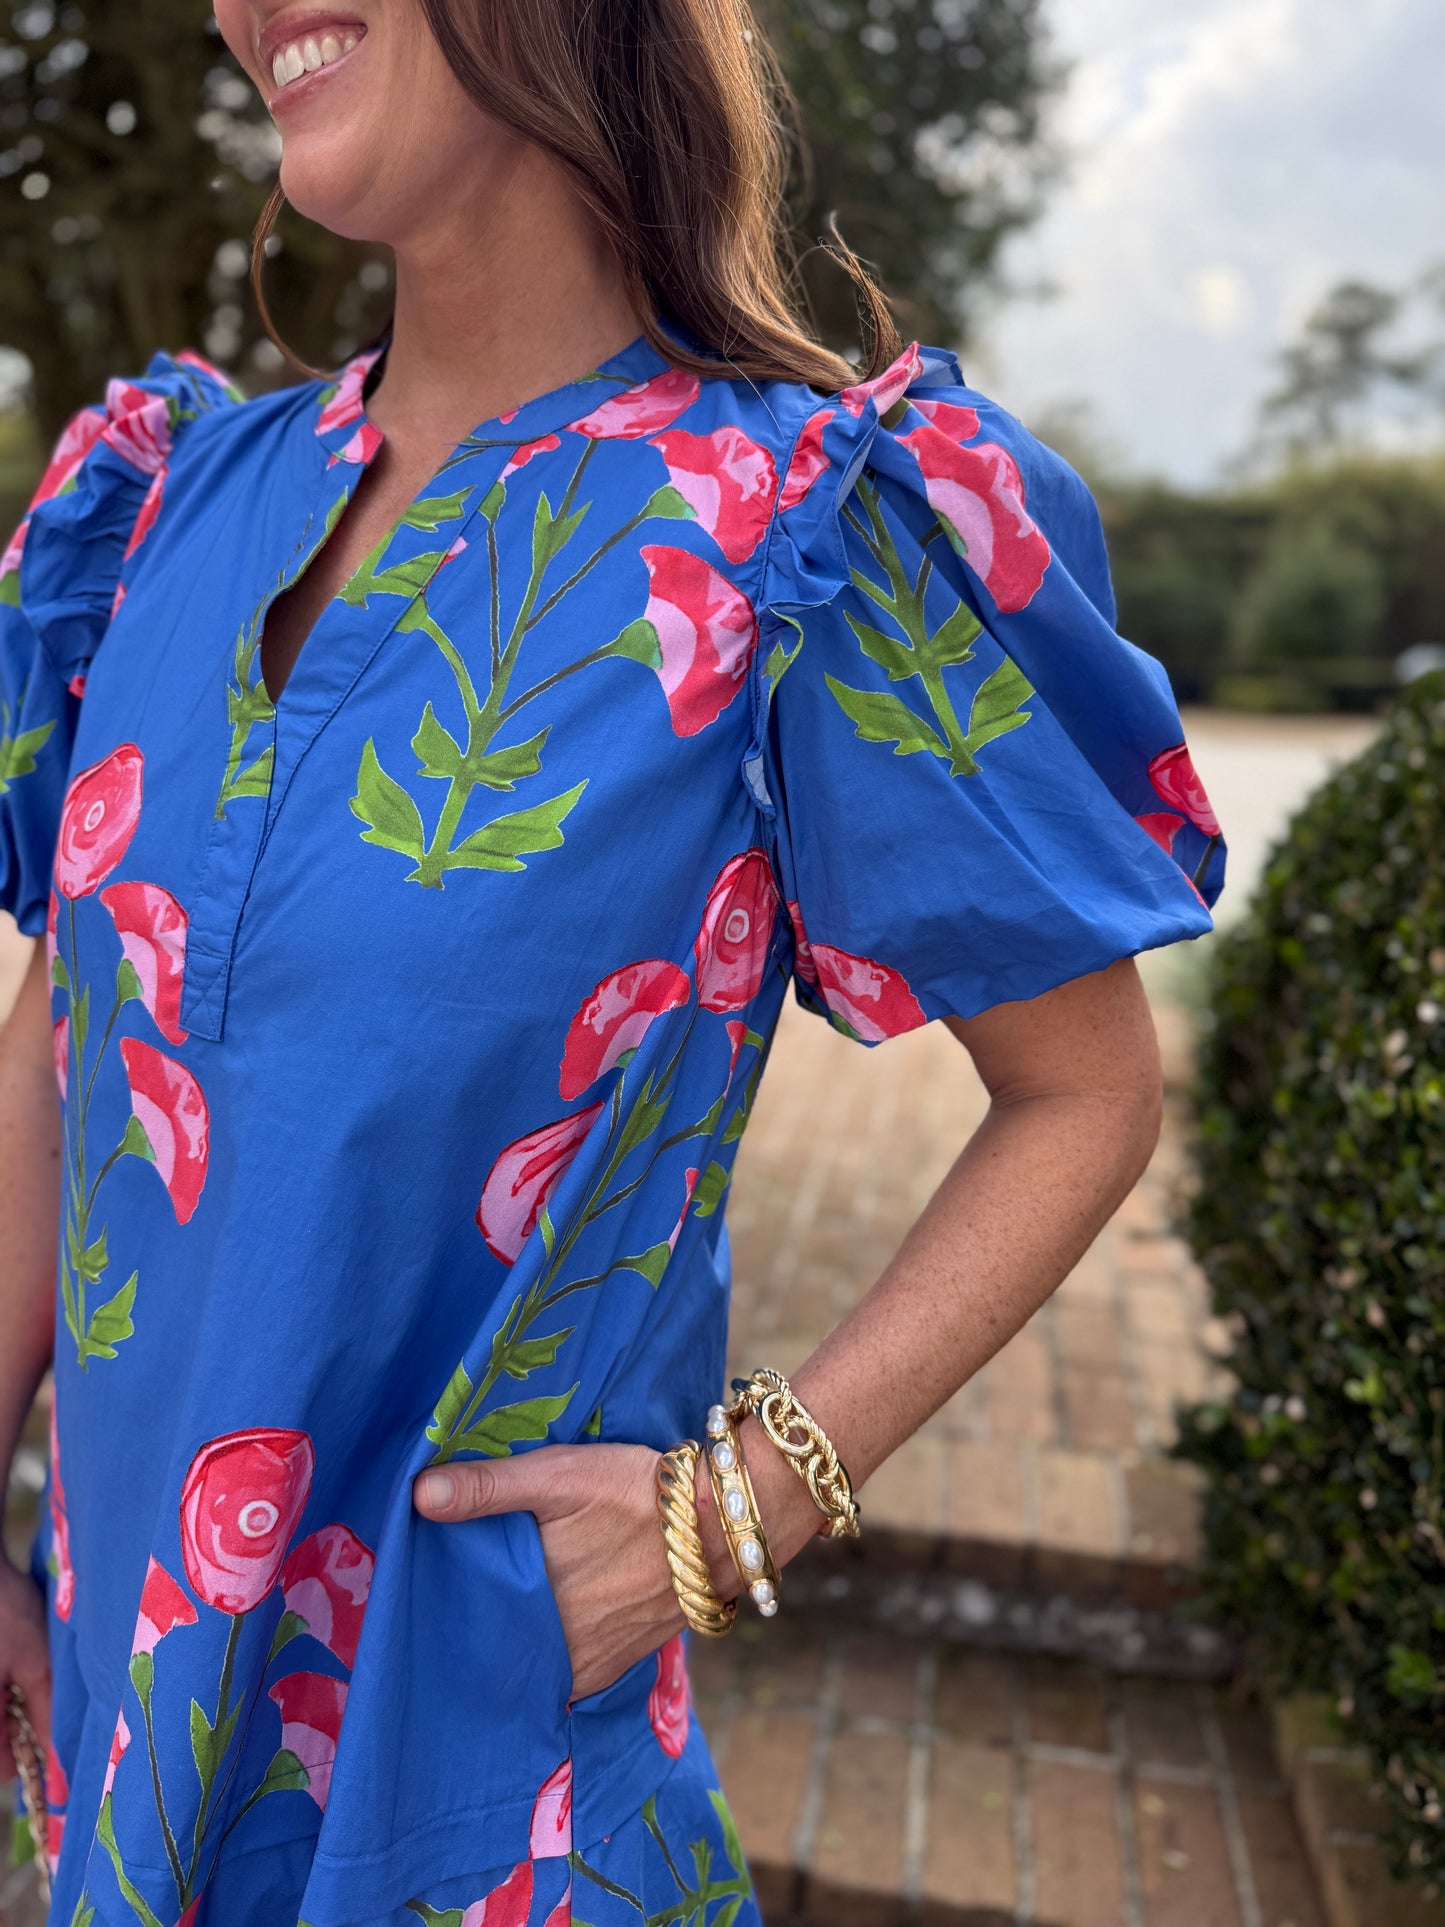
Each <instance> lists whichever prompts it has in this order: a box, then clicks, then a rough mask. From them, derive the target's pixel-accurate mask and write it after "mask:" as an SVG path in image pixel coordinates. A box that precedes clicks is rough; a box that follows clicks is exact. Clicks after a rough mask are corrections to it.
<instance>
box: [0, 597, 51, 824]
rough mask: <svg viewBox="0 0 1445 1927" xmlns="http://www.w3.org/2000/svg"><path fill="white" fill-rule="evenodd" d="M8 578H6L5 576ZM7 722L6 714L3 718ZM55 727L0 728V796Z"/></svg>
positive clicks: (32, 760) (26, 768) (30, 765)
mask: <svg viewBox="0 0 1445 1927" xmlns="http://www.w3.org/2000/svg"><path fill="white" fill-rule="evenodd" d="M7 579H8V578H7ZM5 721H6V722H7V723H8V721H9V717H8V714H7V716H6V718H5ZM54 728H55V724H54V722H53V721H51V722H48V723H42V724H41V725H40V727H39V728H38V729H24V730H22V731H21V732H20V734H19V735H18V736H11V735H9V734H6V733H4V732H3V730H0V796H3V795H4V794H5V792H6V791H7V790H8V789H9V788H10V785H11V784H12V783H15V782H18V781H19V779H20V778H21V777H22V776H28V775H29V774H30V772H31V771H32V770H33V769H34V767H35V758H36V757H37V756H38V755H39V754H40V751H41V750H42V749H44V747H45V745H46V743H47V742H49V740H50V733H51V731H52V730H53V729H54Z"/></svg>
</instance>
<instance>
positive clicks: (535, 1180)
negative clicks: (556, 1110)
mask: <svg viewBox="0 0 1445 1927" xmlns="http://www.w3.org/2000/svg"><path fill="white" fill-rule="evenodd" d="M601 1110H602V1103H601V1101H600V1100H599V1101H598V1102H597V1103H596V1104H589V1105H587V1106H586V1108H585V1109H584V1110H580V1111H574V1112H573V1113H572V1115H571V1116H570V1117H559V1118H558V1119H557V1121H556V1123H555V1124H544V1125H543V1126H542V1128H541V1129H540V1130H538V1131H528V1132H527V1134H526V1136H525V1137H519V1138H514V1139H513V1141H512V1142H511V1143H510V1144H509V1145H507V1147H506V1148H505V1150H503V1151H501V1152H500V1153H499V1154H498V1156H497V1161H496V1163H495V1164H494V1165H493V1166H492V1168H491V1170H490V1172H488V1174H487V1181H486V1183H485V1184H484V1185H483V1187H482V1200H481V1203H480V1204H479V1205H478V1206H477V1229H478V1230H479V1231H480V1232H481V1234H482V1236H483V1237H484V1238H485V1239H486V1241H487V1249H488V1250H489V1251H490V1252H491V1254H492V1256H493V1257H494V1258H500V1259H501V1261H502V1263H503V1264H504V1265H513V1264H515V1263H516V1262H517V1259H518V1257H519V1255H520V1253H521V1250H522V1246H523V1245H524V1244H525V1243H526V1242H527V1240H528V1238H530V1237H531V1235H532V1233H533V1232H534V1231H535V1230H536V1228H537V1220H538V1219H539V1218H540V1217H541V1215H542V1210H543V1207H544V1206H545V1204H546V1202H547V1200H548V1198H550V1197H551V1195H552V1193H553V1192H554V1191H555V1190H556V1189H557V1186H558V1185H559V1184H560V1183H561V1182H562V1178H563V1176H564V1174H565V1172H566V1170H567V1167H568V1165H569V1164H571V1162H572V1160H573V1158H574V1157H576V1155H577V1151H578V1147H579V1146H580V1145H581V1143H582V1141H583V1139H584V1138H585V1137H586V1136H587V1133H588V1132H589V1131H590V1130H591V1129H592V1123H593V1120H594V1119H595V1118H596V1117H597V1116H598V1114H599V1113H600V1111H601Z"/></svg>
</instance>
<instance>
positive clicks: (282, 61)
mask: <svg viewBox="0 0 1445 1927" xmlns="http://www.w3.org/2000/svg"><path fill="white" fill-rule="evenodd" d="M360 44H361V36H360V34H358V33H353V32H351V31H349V30H343V31H342V32H341V33H339V34H337V33H331V32H326V33H323V34H322V35H321V37H320V39H319V40H318V39H317V37H316V36H315V35H314V34H307V35H306V36H305V38H304V39H302V40H293V41H292V42H291V44H290V45H289V46H286V47H283V48H281V50H280V52H279V53H277V54H276V55H275V56H274V57H273V59H272V61H271V77H272V79H273V80H274V81H275V83H276V85H277V86H278V87H289V86H290V85H291V82H292V81H293V80H300V78H301V76H302V75H303V74H314V73H317V72H319V71H320V69H321V68H322V67H329V66H331V64H332V62H333V61H337V60H340V59H341V58H342V56H343V55H344V54H349V53H351V52H353V51H354V50H355V49H356V48H357V47H358V46H359V45H360Z"/></svg>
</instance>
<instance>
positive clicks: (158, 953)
mask: <svg viewBox="0 0 1445 1927" xmlns="http://www.w3.org/2000/svg"><path fill="white" fill-rule="evenodd" d="M100 900H101V902H102V903H103V904H104V905H105V907H106V909H107V910H109V912H110V914H111V916H112V918H113V919H114V921H115V930H116V935H117V936H118V937H119V938H120V947H121V949H122V950H123V951H124V952H125V954H126V957H127V958H128V960H129V962H130V965H131V968H132V969H133V970H134V971H135V974H136V976H137V977H138V978H139V979H140V989H141V1002H142V1003H143V1004H144V1005H145V1007H146V1009H147V1010H148V1011H149V1012H150V1014H151V1016H152V1018H153V1019H154V1020H155V1025H156V1028H157V1029H158V1030H159V1031H160V1033H161V1035H162V1036H163V1037H164V1038H165V1039H166V1040H167V1042H168V1043H172V1044H184V1043H185V1041H186V1033H185V1031H183V1030H182V1029H181V984H182V980H183V978H184V975H185V968H186V931H187V928H188V925H189V920H188V918H187V916H186V913H185V911H184V910H183V909H182V908H181V906H180V905H179V904H178V903H177V902H176V900H175V898H174V897H173V896H172V895H171V893H170V891H169V890H163V889H162V888H161V886H160V885H159V884H158V883H112V884H111V885H109V887H108V888H107V889H104V890H102V891H101V893H100Z"/></svg>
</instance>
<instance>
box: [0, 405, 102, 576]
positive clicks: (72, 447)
mask: <svg viewBox="0 0 1445 1927" xmlns="http://www.w3.org/2000/svg"><path fill="white" fill-rule="evenodd" d="M104 429H105V410H104V409H103V408H83V409H82V410H81V412H80V413H79V414H78V415H76V416H75V417H74V419H73V420H72V421H71V422H70V423H69V425H68V426H67V428H66V430H65V433H64V434H63V435H62V436H61V437H60V440H59V441H58V442H57V443H56V444H55V451H54V453H53V454H52V455H51V457H50V460H49V462H48V463H47V464H46V469H45V473H44V474H43V475H42V476H41V478H40V482H39V485H38V486H37V488H36V490H35V493H34V495H32V496H31V498H30V507H29V508H28V509H27V510H26V512H25V519H24V520H23V521H22V522H21V524H20V526H19V528H18V529H17V530H16V531H15V533H14V535H13V536H12V537H11V538H10V541H9V543H8V545H7V547H6V549H5V553H4V555H3V556H0V577H4V576H7V575H12V574H13V573H14V572H15V570H16V569H18V568H19V567H20V558H21V555H22V554H23V553H24V549H25V534H26V531H27V530H28V529H29V527H30V517H31V515H32V513H33V512H34V511H35V510H36V509H38V508H39V506H40V504H41V503H42V502H48V501H49V500H50V499H51V497H52V496H55V495H59V493H60V492H61V490H62V489H64V488H67V487H68V486H69V485H70V483H71V482H72V481H73V480H74V479H75V477H76V475H77V474H78V473H79V471H80V465H81V463H82V462H83V461H84V460H85V458H86V456H87V455H88V454H89V453H90V451H91V449H92V448H94V446H95V444H96V443H97V442H98V441H99V440H100V437H101V435H102V433H103V432H104Z"/></svg>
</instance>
